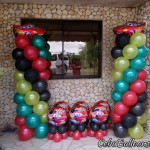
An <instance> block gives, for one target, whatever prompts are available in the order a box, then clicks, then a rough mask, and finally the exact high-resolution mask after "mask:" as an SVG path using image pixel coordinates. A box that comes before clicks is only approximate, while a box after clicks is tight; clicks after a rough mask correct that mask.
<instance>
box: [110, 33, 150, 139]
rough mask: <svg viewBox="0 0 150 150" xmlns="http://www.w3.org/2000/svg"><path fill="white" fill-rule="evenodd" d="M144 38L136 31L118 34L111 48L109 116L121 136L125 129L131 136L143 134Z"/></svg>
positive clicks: (117, 133)
mask: <svg viewBox="0 0 150 150" xmlns="http://www.w3.org/2000/svg"><path fill="white" fill-rule="evenodd" d="M145 42H146V37H145V35H144V34H143V33H139V32H136V33H134V34H133V35H132V36H131V37H130V36H129V35H128V34H124V33H122V34H119V35H117V37H116V47H114V48H113V49H112V51H111V55H112V57H113V58H115V61H114V67H115V69H113V71H112V74H111V75H112V78H113V79H114V80H115V81H116V82H115V84H114V89H115V90H114V91H113V92H112V93H111V98H112V100H113V102H114V104H115V105H114V110H113V111H112V113H111V119H112V121H113V123H114V133H115V135H116V136H117V137H119V138H123V137H125V136H126V135H127V132H128V133H129V135H130V136H131V137H132V138H135V139H139V138H141V137H142V136H143V132H144V130H143V127H142V124H144V123H145V122H146V121H147V116H146V114H145V107H144V104H143V103H144V102H145V101H146V100H147V94H146V92H145V90H146V84H145V82H144V80H145V79H146V77H147V72H146V70H145V69H144V67H145V65H146V62H145V59H144V58H145V57H146V56H147V54H148V50H147V48H146V47H145V46H144V45H145Z"/></svg>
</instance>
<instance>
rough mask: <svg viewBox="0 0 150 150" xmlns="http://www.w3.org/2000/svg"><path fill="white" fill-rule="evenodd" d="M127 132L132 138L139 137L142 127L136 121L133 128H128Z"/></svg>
mask: <svg viewBox="0 0 150 150" xmlns="http://www.w3.org/2000/svg"><path fill="white" fill-rule="evenodd" d="M128 133H129V135H130V136H131V137H132V138H135V139H140V138H142V136H143V133H144V130H143V127H142V126H141V125H140V124H139V123H137V124H136V125H135V126H134V127H133V128H129V129H128Z"/></svg>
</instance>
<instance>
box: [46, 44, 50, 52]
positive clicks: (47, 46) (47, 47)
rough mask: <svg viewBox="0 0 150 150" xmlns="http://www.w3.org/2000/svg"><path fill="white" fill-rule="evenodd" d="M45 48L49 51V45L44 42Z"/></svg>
mask: <svg viewBox="0 0 150 150" xmlns="http://www.w3.org/2000/svg"><path fill="white" fill-rule="evenodd" d="M45 47H46V49H47V50H48V51H49V50H50V45H49V44H48V43H46V46H45Z"/></svg>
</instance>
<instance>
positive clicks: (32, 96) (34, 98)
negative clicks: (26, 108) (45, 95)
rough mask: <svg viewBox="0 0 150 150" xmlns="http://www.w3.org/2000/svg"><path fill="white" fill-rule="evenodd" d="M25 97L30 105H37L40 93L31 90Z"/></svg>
mask: <svg viewBox="0 0 150 150" xmlns="http://www.w3.org/2000/svg"><path fill="white" fill-rule="evenodd" d="M24 99H25V102H26V103H27V104H28V105H36V104H37V103H38V102H39V100H40V95H39V93H37V92H35V91H29V92H28V93H27V94H26V95H25V98H24Z"/></svg>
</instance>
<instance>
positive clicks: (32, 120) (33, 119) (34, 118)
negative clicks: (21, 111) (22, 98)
mask: <svg viewBox="0 0 150 150" xmlns="http://www.w3.org/2000/svg"><path fill="white" fill-rule="evenodd" d="M40 124H41V121H40V116H38V115H37V114H34V113H32V114H29V115H28V116H27V118H26V125H27V126H28V127H29V128H37V127H38V126H39V125H40Z"/></svg>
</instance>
